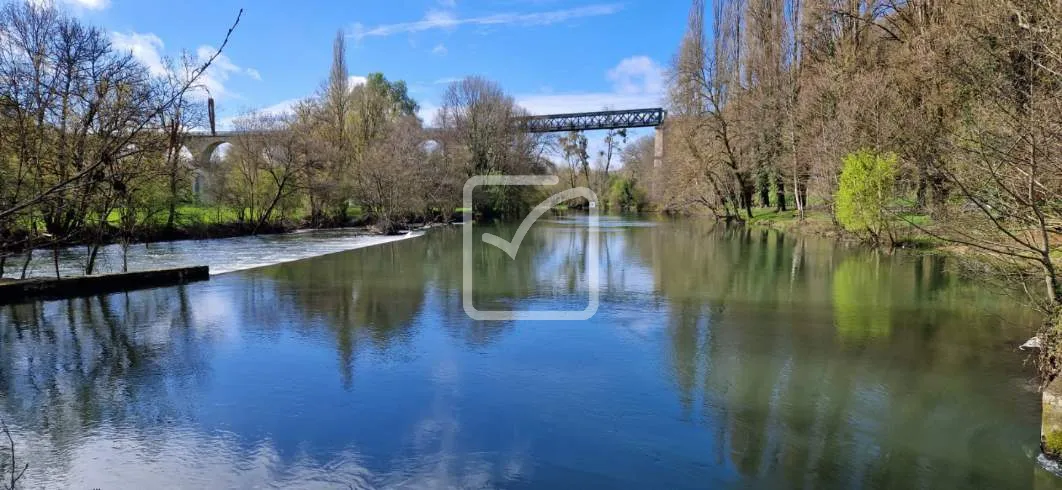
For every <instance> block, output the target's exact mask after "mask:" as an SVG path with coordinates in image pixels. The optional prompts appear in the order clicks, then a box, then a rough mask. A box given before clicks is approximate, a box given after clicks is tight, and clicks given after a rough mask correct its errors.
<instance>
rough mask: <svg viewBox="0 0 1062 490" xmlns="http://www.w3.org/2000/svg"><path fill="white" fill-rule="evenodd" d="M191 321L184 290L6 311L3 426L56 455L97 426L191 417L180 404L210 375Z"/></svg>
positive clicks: (0, 330)
mask: <svg viewBox="0 0 1062 490" xmlns="http://www.w3.org/2000/svg"><path fill="white" fill-rule="evenodd" d="M189 321H190V305H189V300H188V295H187V294H186V290H185V289H184V288H183V287H182V288H174V289H164V290H163V289H160V290H152V291H141V292H136V293H128V294H116V295H110V296H102V297H93V298H81V299H71V300H65V301H52V302H47V303H32V304H23V305H14V306H7V307H4V308H3V309H2V311H0V346H2V351H0V406H2V409H0V410H2V412H3V417H4V418H5V419H7V420H9V421H10V420H14V421H15V423H17V424H18V426H19V427H20V429H21V430H23V431H30V432H32V433H34V434H40V435H43V436H45V437H47V438H49V441H47V442H48V443H50V445H52V446H53V447H64V446H65V445H66V444H65V443H66V442H69V441H71V440H72V439H74V438H77V437H80V436H81V435H82V434H84V433H85V432H86V431H91V430H93V429H94V428H96V427H98V426H99V425H101V424H108V425H117V426H122V427H127V428H130V429H136V430H142V429H149V428H151V427H154V426H156V425H157V424H167V423H172V422H174V421H178V420H184V419H187V418H189V417H191V416H192V415H191V413H190V412H189V407H188V406H187V405H185V404H183V403H182V400H187V399H188V396H190V394H191V393H195V392H196V391H197V390H198V389H199V387H200V386H201V384H202V383H203V382H204V381H205V377H206V376H207V375H208V373H207V370H206V369H205V364H204V361H203V356H204V353H203V352H202V349H203V347H204V344H203V343H202V342H201V341H200V340H198V339H196V338H195V337H196V334H195V332H194V331H193V329H191V328H190V323H189ZM33 442H34V443H43V442H44V441H33ZM27 450H30V451H32V450H33V449H32V448H28V449H27Z"/></svg>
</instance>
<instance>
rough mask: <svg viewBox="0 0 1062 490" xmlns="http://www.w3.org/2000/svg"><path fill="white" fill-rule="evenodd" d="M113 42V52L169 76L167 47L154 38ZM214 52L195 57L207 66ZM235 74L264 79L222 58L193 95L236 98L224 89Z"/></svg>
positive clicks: (135, 35) (118, 37)
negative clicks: (123, 54)
mask: <svg viewBox="0 0 1062 490" xmlns="http://www.w3.org/2000/svg"><path fill="white" fill-rule="evenodd" d="M110 41H111V45H112V46H113V47H114V49H116V50H118V51H127V52H129V53H131V54H132V56H133V58H134V59H136V60H137V61H139V62H140V63H141V64H143V65H144V66H145V67H146V68H147V69H148V71H149V72H150V73H151V75H153V76H156V77H162V76H166V75H167V74H168V73H169V67H168V66H167V63H166V60H165V58H164V55H163V53H164V51H165V48H166V44H165V43H164V42H163V41H162V39H161V38H159V37H158V36H156V35H155V34H152V33H139V32H129V33H121V32H112V33H110ZM215 52H216V50H215V49H214V48H213V47H211V46H207V45H203V46H200V47H199V49H197V50H196V53H195V56H196V61H197V62H198V63H204V62H206V60H207V59H209V58H210V57H211V56H213V55H214V53H215ZM234 73H236V74H242V75H246V76H247V77H249V78H252V79H254V80H261V79H262V75H261V73H259V72H258V70H255V69H254V68H241V67H240V66H238V65H236V64H235V63H233V62H232V60H231V59H229V57H228V56H225V55H224V54H221V55H219V56H218V57H217V59H215V60H214V63H213V64H211V65H210V68H207V71H206V73H203V75H202V77H201V78H200V79H199V87H198V88H199V90H195V89H193V92H194V93H198V95H200V96H205V95H206V93H205V92H203V91H202V88H205V89H206V90H208V91H209V93H210V95H211V96H213V97H214V98H222V97H226V96H232V95H233V94H232V93H231V92H230V91H229V90H228V88H227V87H225V82H227V81H228V80H229V78H230V77H231V76H232V74H234Z"/></svg>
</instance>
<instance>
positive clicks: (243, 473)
mask: <svg viewBox="0 0 1062 490" xmlns="http://www.w3.org/2000/svg"><path fill="white" fill-rule="evenodd" d="M449 408H452V407H449ZM434 413H438V412H434ZM449 417H450V418H451V419H452V418H453V411H450V413H449ZM444 418H445V417H444ZM16 429H17V428H16ZM414 431H415V432H416V433H417V435H418V437H421V438H423V440H422V441H420V442H419V443H417V444H416V445H417V446H422V445H423V446H422V447H418V448H416V451H415V455H413V456H412V457H409V458H406V459H402V460H397V461H392V462H391V464H392V466H393V468H392V469H391V470H390V471H386V472H379V471H373V470H370V469H369V468H367V467H366V462H365V458H364V457H363V456H362V455H361V454H360V453H359V452H358V451H357V450H356V449H354V448H347V449H345V450H341V451H337V452H332V453H330V456H329V458H328V459H327V460H324V461H321V460H318V459H315V458H314V457H313V456H311V455H310V454H309V453H308V452H307V448H305V447H303V448H302V450H300V451H299V452H298V453H297V454H295V455H294V456H293V457H291V458H290V461H288V462H285V459H288V458H285V457H283V456H282V455H281V454H280V453H279V452H278V450H277V446H276V444H275V443H274V442H273V441H272V440H268V439H267V440H262V441H259V442H257V443H256V444H254V445H253V446H249V447H248V446H246V445H241V443H240V442H239V441H238V440H237V438H236V437H235V436H233V435H231V434H217V435H210V436H207V435H204V434H201V433H198V432H196V431H194V430H186V429H176V428H169V429H167V431H166V433H165V434H164V435H163V434H159V433H152V434H144V433H143V432H142V431H138V430H135V429H130V428H116V427H113V426H105V427H99V428H98V429H97V430H95V431H93V432H92V433H91V434H88V435H86V436H85V437H82V438H80V439H79V440H78V442H77V443H76V444H64V445H63V447H64V450H63V451H59V450H58V449H57V448H56V447H55V446H53V442H54V441H52V440H51V439H50V438H49V437H47V436H45V435H41V434H32V435H29V436H28V437H22V436H21V435H20V434H23V432H22V431H20V430H16V431H15V441H16V447H19V448H22V450H21V451H20V452H19V458H20V459H22V460H25V461H28V462H31V465H30V469H29V470H28V471H27V472H26V476H25V479H24V480H23V482H24V483H25V487H26V488H37V486H38V485H39V484H40V482H49V484H51V485H54V486H56V487H63V488H67V487H69V488H158V489H168V488H292V489H330V488H342V489H350V488H354V489H399V488H402V489H410V488H412V489H459V488H497V487H498V483H499V482H497V481H495V480H496V478H497V477H500V478H503V479H506V480H514V479H518V478H521V477H523V476H525V470H524V468H525V467H526V460H527V454H526V450H525V449H522V448H520V449H517V450H513V451H511V452H510V453H509V454H507V455H504V456H501V455H498V456H501V457H498V458H492V457H491V456H492V454H491V453H475V452H465V453H462V452H461V451H459V450H458V448H457V444H456V443H455V439H456V436H457V434H458V432H459V426H458V424H456V423H454V421H453V420H450V421H443V422H439V421H432V420H430V417H429V420H425V421H421V422H420V423H418V424H417V425H416V427H415V429H414ZM435 444H438V448H437V450H434V451H433V450H431V447H430V446H432V445H435ZM60 453H61V456H58V455H59V454H60Z"/></svg>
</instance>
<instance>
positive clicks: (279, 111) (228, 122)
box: [211, 75, 368, 131]
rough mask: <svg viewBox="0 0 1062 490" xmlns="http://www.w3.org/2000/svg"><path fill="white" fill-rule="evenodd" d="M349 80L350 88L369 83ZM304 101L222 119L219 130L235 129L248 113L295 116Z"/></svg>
mask: <svg viewBox="0 0 1062 490" xmlns="http://www.w3.org/2000/svg"><path fill="white" fill-rule="evenodd" d="M348 80H349V82H350V86H351V87H356V86H358V85H365V82H366V81H368V79H367V78H365V77H363V76H360V75H351V76H350V78H349V79H348ZM211 90H213V89H211ZM303 100H306V99H305V98H300V99H287V100H282V101H280V102H277V103H276V104H273V105H270V106H267V107H263V108H261V109H255V110H253V111H245V112H242V113H240V114H238V115H234V116H228V117H224V118H221V119H220V120H219V121H218V130H220V131H227V130H231V129H232V128H233V127H234V125H235V122H236V120H237V119H239V118H240V117H243V116H244V115H246V114H247V112H254V113H258V114H266V115H274V116H284V115H288V114H293V113H294V111H295V106H296V105H298V104H299V102H302V101H303Z"/></svg>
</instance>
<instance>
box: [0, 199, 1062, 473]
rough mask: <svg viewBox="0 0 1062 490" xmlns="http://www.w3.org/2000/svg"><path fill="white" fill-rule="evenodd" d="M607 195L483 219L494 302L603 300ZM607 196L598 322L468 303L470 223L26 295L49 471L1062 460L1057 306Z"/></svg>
mask: <svg viewBox="0 0 1062 490" xmlns="http://www.w3.org/2000/svg"><path fill="white" fill-rule="evenodd" d="M584 224H585V223H584V222H582V221H581V220H578V219H573V220H554V221H552V222H546V223H540V225H538V226H536V228H534V229H533V230H532V232H531V233H530V234H529V235H528V237H527V238H526V239H525V240H524V243H523V245H522V247H521V249H520V252H519V254H518V255H517V258H516V259H515V260H511V259H509V258H508V257H507V256H505V255H504V254H502V253H501V252H499V251H498V250H496V249H493V248H488V247H485V246H479V247H477V249H476V250H475V253H474V254H473V257H474V261H473V262H474V264H473V265H474V267H475V268H474V274H473V276H474V287H475V290H474V293H473V296H474V298H475V302H476V305H477V307H480V308H481V309H494V308H500V307H510V308H515V309H528V308H559V309H568V310H573V309H574V310H579V309H582V308H583V307H584V306H585V305H586V301H587V300H586V297H587V296H586V294H587V291H586V281H587V271H588V269H589V267H590V265H592V264H587V263H586V261H585V260H584V258H583V257H584V255H585V254H584V252H585V248H586V247H587V244H588V243H591V242H590V241H589V240H588V236H589V235H588V232H587V231H586V229H585V227H584V226H583V225H584ZM604 225H605V226H604V228H603V229H602V231H601V234H600V238H601V241H600V252H601V253H600V262H601V266H602V269H601V270H602V275H601V279H602V281H601V282H602V292H601V306H600V310H599V312H598V314H597V315H596V316H595V317H594V318H593V319H591V320H589V321H583V322H474V321H472V320H470V319H469V318H468V317H467V316H466V315H465V313H464V311H463V309H462V304H461V285H462V272H461V266H462V263H461V260H462V253H461V242H462V240H461V233H460V230H459V229H458V228H457V227H454V228H452V229H439V230H435V231H432V232H430V233H428V234H427V235H426V236H423V237H419V238H415V239H410V240H404V241H401V242H396V243H390V244H384V245H379V246H375V247H371V248H365V249H360V250H354V251H348V252H342V253H338V254H333V255H328V256H323V257H317V258H313V259H308V260H302V261H298V262H291V263H286V264H282V265H276V266H271V267H265V268H260V269H253V270H246V271H241V272H234V273H231V274H223V275H220V276H215V277H214V278H213V279H212V280H211V281H209V282H206V283H199V284H194V285H190V286H187V287H182V288H167V289H157V290H151V291H141V292H135V293H128V294H116V295H110V296H105V297H97V298H89V299H77V300H70V301H55V302H48V303H38V304H29V305H21V306H15V307H4V308H3V309H2V310H0V417H2V418H3V419H4V420H5V421H6V422H7V423H8V425H9V426H11V427H12V431H13V433H14V435H15V440H16V444H17V448H18V457H19V458H20V459H21V460H24V461H26V462H28V463H30V469H29V471H28V473H27V475H26V479H25V482H26V487H27V488H40V487H46V488H67V487H72V488H102V489H115V488H140V489H147V488H151V489H156V488H269V487H282V488H637V489H643V488H661V489H679V488H750V487H752V488H808V489H811V488H815V489H819V488H826V489H829V488H905V489H908V488H910V489H914V488H926V489H931V488H1058V487H1059V486H1060V485H1058V480H1056V479H1054V477H1051V476H1049V475H1046V474H1045V473H1044V472H1043V470H1040V469H1038V467H1037V465H1036V462H1035V456H1036V454H1037V445H1038V438H1039V420H1038V418H1039V402H1038V395H1037V394H1035V393H1034V392H1032V391H1030V389H1029V385H1030V378H1031V377H1032V375H1033V369H1032V365H1031V364H1027V363H1026V361H1027V356H1026V354H1024V353H1021V352H1018V351H1016V350H1015V346H1016V345H1017V344H1020V343H1021V342H1023V341H1025V340H1026V339H1027V338H1028V337H1029V336H1030V334H1031V332H1032V330H1033V324H1034V323H1035V321H1036V318H1035V317H1033V316H1032V315H1030V314H1028V313H1025V312H1023V311H1022V310H1019V309H1018V308H1016V307H1015V306H1014V305H1013V303H1012V302H1010V301H1009V300H1008V299H1007V298H1005V297H1002V296H1000V295H999V294H997V292H995V291H992V290H991V288H989V287H986V286H984V285H978V284H975V283H970V282H966V281H964V280H962V279H960V278H959V277H958V276H956V275H954V274H950V273H949V272H948V269H949V268H948V267H947V264H946V263H945V261H944V260H943V259H941V258H935V257H917V256H910V255H902V254H898V255H894V256H888V255H885V254H880V253H874V252H870V251H866V250H862V249H857V248H843V247H838V246H836V245H834V244H832V243H830V242H826V241H821V240H815V239H804V238H795V237H790V236H783V235H780V234H776V233H768V232H761V231H747V230H741V229H729V230H727V229H723V228H721V227H714V228H713V227H711V226H709V225H708V224H707V223H699V222H692V221H684V222H668V221H659V222H648V221H636V220H621V219H617V218H610V219H606V220H605V222H604ZM512 231H513V229H511V228H510V229H507V230H501V231H499V230H494V232H495V233H497V234H499V235H501V236H503V237H505V238H508V237H509V236H511V234H512Z"/></svg>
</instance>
